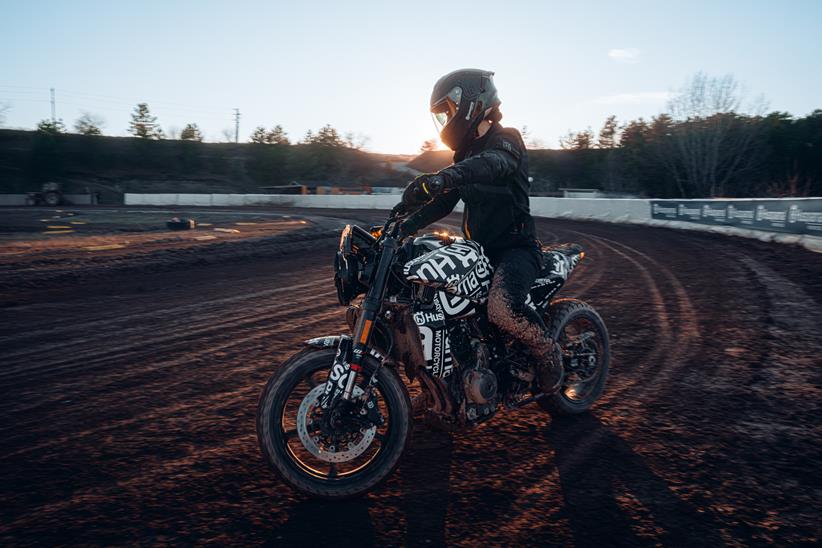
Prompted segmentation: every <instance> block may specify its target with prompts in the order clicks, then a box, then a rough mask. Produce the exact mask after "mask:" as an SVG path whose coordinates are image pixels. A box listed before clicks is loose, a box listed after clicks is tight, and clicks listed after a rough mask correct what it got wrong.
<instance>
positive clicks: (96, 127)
mask: <svg viewBox="0 0 822 548" xmlns="http://www.w3.org/2000/svg"><path fill="white" fill-rule="evenodd" d="M102 126H103V120H102V119H101V118H100V117H99V116H95V115H93V114H91V113H89V112H84V113H83V115H82V116H80V117H79V118H77V121H76V122H74V131H76V132H77V133H79V134H81V135H102V134H103V132H102V129H101V128H102Z"/></svg>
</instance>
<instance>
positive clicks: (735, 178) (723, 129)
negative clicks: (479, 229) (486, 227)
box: [532, 73, 822, 198]
mask: <svg viewBox="0 0 822 548" xmlns="http://www.w3.org/2000/svg"><path fill="white" fill-rule="evenodd" d="M744 99H745V95H744V93H742V91H741V86H740V85H739V83H738V82H737V81H736V80H735V79H734V78H733V77H732V76H723V77H709V76H707V75H705V74H701V73H700V74H697V75H695V76H694V77H693V78H692V79H691V80H690V81H689V82H688V83H687V84H686V85H685V86H684V87H683V88H682V89H681V90H680V91H679V92H678V93H677V94H676V95H675V96H674V97H673V98H672V99H671V100H670V101H669V103H668V105H667V109H666V112H664V113H661V114H659V115H657V116H654V117H652V118H651V119H650V120H645V119H643V118H639V119H637V120H631V121H629V122H627V123H623V124H619V123H618V121H617V120H616V117H615V116H610V117H608V118H607V119H606V120H605V123H604V124H603V126H602V128H601V129H600V131H599V132H598V134H595V133H594V131H592V130H591V128H588V129H586V130H582V131H577V132H569V133H568V135H566V136H564V137H563V138H562V139H561V140H560V143H561V146H562V148H563V149H564V150H566V151H568V155H567V156H566V157H565V159H564V160H565V161H564V162H559V161H558V160H557V158H556V157H551V156H550V155H545V154H540V152H541V151H534V154H532V158H533V160H532V169H533V170H534V171H535V172H536V173H537V177H536V179H537V184H536V186H537V187H539V186H540V185H541V186H542V187H544V188H547V187H550V186H551V185H552V182H557V181H556V180H557V179H559V181H558V182H559V183H560V184H563V183H565V184H567V185H568V186H589V187H592V188H599V189H603V190H606V191H611V192H625V193H640V194H644V195H647V196H651V197H662V198H703V197H751V196H774V197H783V196H812V195H815V196H819V195H822V110H820V109H817V110H815V111H814V112H812V113H811V114H809V115H807V116H804V117H794V116H791V115H790V114H788V113H785V112H771V113H767V114H766V113H765V106H764V101H762V100H761V99H759V100H756V101H754V102H753V103H750V104H745V101H744ZM560 164H562V165H560ZM552 179H553V180H552ZM568 183H573V184H568Z"/></svg>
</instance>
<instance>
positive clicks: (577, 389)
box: [539, 299, 611, 416]
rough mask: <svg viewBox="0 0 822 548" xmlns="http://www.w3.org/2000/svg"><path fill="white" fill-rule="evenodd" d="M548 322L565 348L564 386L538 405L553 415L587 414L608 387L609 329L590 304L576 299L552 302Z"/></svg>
mask: <svg viewBox="0 0 822 548" xmlns="http://www.w3.org/2000/svg"><path fill="white" fill-rule="evenodd" d="M545 324H546V326H547V327H548V332H549V333H550V335H551V338H552V339H553V340H554V341H556V344H558V345H559V346H560V348H561V349H562V353H563V356H564V358H563V361H564V364H565V367H566V370H565V377H564V380H563V384H562V388H561V389H560V390H559V391H558V392H557V393H556V394H553V395H551V396H547V397H544V398H542V399H540V400H539V404H540V406H541V407H542V408H543V409H544V410H546V411H548V412H549V413H550V414H551V415H552V416H565V415H578V414H580V413H584V412H586V411H588V410H589V409H590V408H591V406H592V405H593V404H594V402H595V401H596V400H597V398H599V397H600V396H601V395H602V392H603V390H604V389H605V381H606V380H607V378H608V366H609V364H610V360H611V351H610V345H609V341H608V329H607V328H606V327H605V323H604V322H603V321H602V318H601V317H600V315H599V314H598V313H597V311H596V310H594V308H593V307H592V306H591V305H589V304H588V303H585V302H583V301H580V300H577V299H559V300H557V301H554V302H552V303H551V306H550V307H549V309H548V312H547V313H546V315H545ZM570 365H573V366H574V367H575V369H569V366H570Z"/></svg>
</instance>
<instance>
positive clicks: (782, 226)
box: [651, 198, 822, 236]
mask: <svg viewBox="0 0 822 548" xmlns="http://www.w3.org/2000/svg"><path fill="white" fill-rule="evenodd" d="M651 217H652V218H654V219H660V220H668V221H686V222H691V223H699V224H704V225H717V226H720V225H722V226H735V227H738V228H748V229H754V230H767V231H771V232H789V233H792V234H811V235H814V236H822V198H805V199H801V198H800V199H781V200H651Z"/></svg>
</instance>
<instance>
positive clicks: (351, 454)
mask: <svg viewBox="0 0 822 548" xmlns="http://www.w3.org/2000/svg"><path fill="white" fill-rule="evenodd" d="M324 391H325V386H324V385H323V384H320V385H317V386H315V387H314V388H313V389H312V390H311V391H310V392H309V393H308V394H306V396H305V398H303V401H302V402H301V403H300V408H299V409H298V410H297V435H298V436H299V437H300V442H302V444H303V447H305V448H306V450H308V452H309V453H311V454H312V455H314V456H315V457H317V458H318V459H320V460H323V461H325V462H348V461H350V460H354V459H355V458H357V457H359V456H360V455H362V454H363V453H364V452H365V450H366V449H368V446H369V445H371V442H372V441H373V440H374V435H375V434H376V433H377V427H376V425H372V426H370V427H369V428H362V429H360V431H359V434H358V435H356V434H355V439H356V438H357V437H358V438H359V439H358V440H356V441H349V442H347V443H346V442H341V443H339V444H336V445H335V444H327V443H326V442H325V441H324V440H323V438H322V437H321V436H319V435H316V434H315V435H311V434H309V432H308V424H309V422H310V417H311V415H312V412H313V411H314V409H316V408H318V407H319V406H320V397H321V396H322V394H323V392H324ZM362 394H363V390H362V388H360V387H359V386H355V387H354V393H353V397H354V398H359V397H360V396H362Z"/></svg>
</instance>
